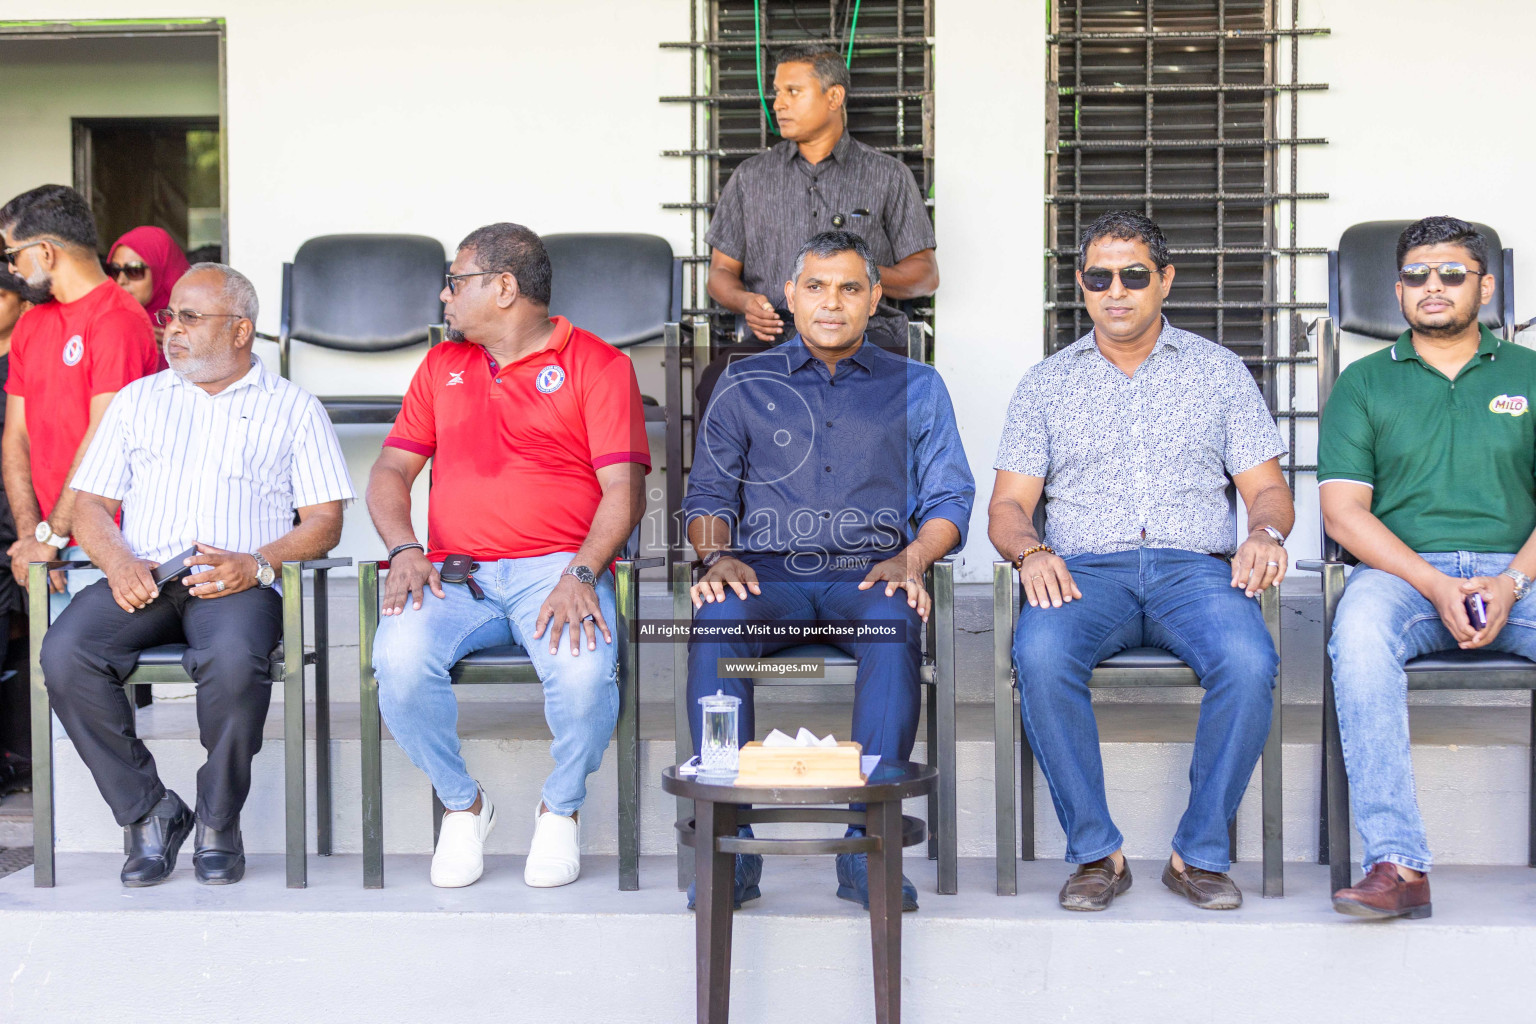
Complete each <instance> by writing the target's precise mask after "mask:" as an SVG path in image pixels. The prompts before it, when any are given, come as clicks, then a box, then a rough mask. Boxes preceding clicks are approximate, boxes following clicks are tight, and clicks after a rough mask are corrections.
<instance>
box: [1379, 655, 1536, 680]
mask: <svg viewBox="0 0 1536 1024" xmlns="http://www.w3.org/2000/svg"><path fill="white" fill-rule="evenodd" d="M1458 669H1459V670H1461V671H1478V672H1496V671H1501V670H1502V671H1513V672H1532V673H1536V662H1532V661H1528V660H1526V659H1525V658H1522V657H1520V656H1519V655H1518V654H1505V653H1504V652H1503V651H1462V650H1450V651H1435V652H1434V653H1433V654H1426V655H1424V656H1423V657H1422V658H1414V659H1413V660H1412V661H1410V662H1409V663H1408V664H1406V665H1404V666H1403V671H1405V672H1407V673H1408V674H1409V675H1412V674H1413V673H1415V672H1443V671H1447V670H1453V671H1454V670H1458Z"/></svg>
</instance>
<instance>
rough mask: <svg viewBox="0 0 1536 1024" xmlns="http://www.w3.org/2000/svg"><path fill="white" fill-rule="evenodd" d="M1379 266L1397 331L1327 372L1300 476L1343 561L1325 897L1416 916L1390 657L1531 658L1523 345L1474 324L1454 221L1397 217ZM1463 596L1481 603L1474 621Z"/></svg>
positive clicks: (1424, 902) (1530, 492)
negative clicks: (1336, 884)
mask: <svg viewBox="0 0 1536 1024" xmlns="http://www.w3.org/2000/svg"><path fill="white" fill-rule="evenodd" d="M1397 263H1398V266H1399V267H1400V268H1401V269H1400V271H1399V275H1398V285H1397V297H1398V302H1399V304H1400V306H1401V307H1402V311H1403V316H1404V317H1405V318H1406V319H1407V321H1408V326H1409V330H1407V331H1404V332H1403V335H1402V337H1400V338H1398V339H1397V342H1396V343H1395V344H1393V345H1392V347H1390V348H1388V349H1383V350H1382V351H1380V352H1376V353H1374V354H1373V355H1369V356H1366V357H1365V358H1364V359H1360V360H1358V361H1356V362H1355V363H1353V364H1351V365H1350V366H1349V367H1348V368H1347V369H1346V370H1345V371H1344V372H1343V373H1342V374H1341V375H1340V376H1339V380H1338V384H1337V385H1336V386H1335V387H1334V390H1333V394H1332V395H1331V396H1330V397H1329V399H1328V406H1327V408H1326V409H1325V410H1324V412H1323V419H1322V426H1321V431H1320V434H1319V438H1318V455H1317V463H1318V469H1317V479H1318V482H1319V483H1320V484H1321V485H1322V486H1321V488H1320V494H1321V503H1322V509H1323V523H1324V526H1325V527H1326V528H1327V530H1328V535H1329V536H1330V537H1332V538H1333V539H1334V540H1336V541H1338V542H1339V543H1340V544H1342V545H1343V546H1344V547H1345V548H1346V549H1347V550H1348V551H1350V552H1351V553H1352V554H1353V555H1354V556H1355V557H1356V558H1358V559H1359V560H1360V567H1359V568H1358V569H1356V570H1355V571H1354V573H1353V574H1351V576H1350V579H1349V585H1348V586H1347V587H1346V588H1345V590H1344V596H1343V598H1342V599H1341V600H1340V601H1339V607H1338V612H1337V615H1336V616H1335V618H1334V626H1333V639H1332V642H1331V643H1330V644H1329V646H1328V654H1329V656H1330V657H1331V658H1332V659H1333V687H1334V700H1335V703H1336V704H1337V707H1338V712H1339V732H1340V734H1341V736H1342V737H1343V745H1344V763H1345V766H1346V768H1347V769H1348V772H1349V789H1350V797H1351V801H1352V803H1353V805H1354V812H1355V824H1356V826H1357V827H1358V828H1359V830H1360V835H1361V837H1362V838H1363V839H1364V840H1365V870H1366V872H1367V874H1366V877H1365V878H1364V879H1363V880H1362V881H1361V882H1360V884H1358V885H1356V886H1353V887H1351V888H1347V889H1341V890H1339V891H1338V892H1336V893H1334V895H1333V906H1334V909H1335V910H1337V911H1339V912H1340V913H1344V914H1350V915H1353V916H1357V917H1411V918H1416V917H1428V916H1429V915H1430V909H1431V905H1430V898H1429V877H1428V874H1427V872H1428V871H1429V869H1430V860H1431V858H1430V852H1429V845H1428V843H1427V841H1426V839H1425V835H1424V823H1423V821H1422V820H1421V819H1420V817H1419V807H1418V800H1417V798H1416V796H1415V794H1414V787H1413V764H1412V760H1411V756H1410V749H1409V742H1408V679H1407V676H1406V675H1405V674H1404V672H1403V664H1404V663H1405V662H1406V661H1408V660H1409V659H1411V658H1416V657H1418V656H1419V655H1422V654H1428V653H1431V652H1433V651H1442V650H1447V649H1451V648H1457V647H1460V648H1462V649H1465V650H1471V649H1474V648H1479V647H1487V648H1491V649H1494V650H1500V651H1507V652H1509V653H1512V654H1518V655H1521V656H1523V657H1527V658H1532V659H1536V596H1527V595H1528V592H1529V591H1530V589H1531V576H1533V575H1536V536H1533V531H1536V415H1533V414H1532V413H1531V401H1532V399H1536V352H1532V351H1530V350H1529V349H1525V348H1521V347H1520V346H1518V345H1513V344H1505V343H1502V342H1500V341H1499V339H1498V338H1496V337H1495V336H1494V335H1493V334H1492V333H1491V332H1490V331H1489V330H1488V329H1487V328H1486V327H1482V326H1480V325H1479V324H1478V322H1477V316H1478V310H1479V309H1480V307H1482V306H1483V305H1485V304H1487V303H1488V302H1489V300H1491V299H1492V298H1493V289H1494V281H1493V276H1492V275H1491V274H1489V273H1488V242H1487V240H1486V239H1485V238H1484V237H1483V236H1482V235H1481V234H1480V233H1478V231H1477V230H1476V229H1475V228H1474V227H1472V225H1470V224H1468V223H1467V222H1465V221H1461V220H1457V219H1455V218H1454V217H1428V218H1425V219H1424V220H1421V221H1419V222H1417V223H1415V224H1413V225H1410V226H1409V228H1408V229H1407V230H1406V231H1404V232H1403V234H1402V236H1401V237H1400V238H1399V239H1398V242H1397ZM1473 594H1480V595H1481V596H1482V599H1483V601H1484V602H1485V603H1486V606H1487V625H1486V626H1484V627H1483V628H1481V629H1479V628H1476V627H1474V626H1473V624H1472V622H1471V621H1470V619H1469V617H1468V613H1467V608H1466V600H1467V598H1468V597H1470V596H1471V595H1473Z"/></svg>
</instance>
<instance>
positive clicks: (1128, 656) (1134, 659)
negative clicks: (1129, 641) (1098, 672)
mask: <svg viewBox="0 0 1536 1024" xmlns="http://www.w3.org/2000/svg"><path fill="white" fill-rule="evenodd" d="M1098 667H1099V668H1123V669H1154V668H1185V667H1186V666H1185V664H1184V662H1182V661H1180V660H1179V659H1178V658H1177V657H1176V656H1175V655H1174V654H1173V653H1172V652H1171V651H1165V650H1163V649H1162V648H1161V647H1130V648H1127V649H1126V650H1123V651H1121V652H1120V653H1119V654H1111V655H1110V656H1109V657H1107V658H1105V659H1104V660H1103V661H1101V662H1099V664H1098Z"/></svg>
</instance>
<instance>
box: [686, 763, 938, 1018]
mask: <svg viewBox="0 0 1536 1024" xmlns="http://www.w3.org/2000/svg"><path fill="white" fill-rule="evenodd" d="M938 777H939V773H938V771H937V770H936V769H934V768H930V767H929V766H927V765H921V764H913V763H912V762H910V761H883V762H881V763H880V764H879V765H877V766H876V767H875V771H874V772H873V774H871V775H870V777H869V782H868V783H867V784H865V785H863V786H785V787H781V788H758V787H750V786H734V785H731V784H730V783H724V784H721V783H718V782H714V781H702V782H701V781H700V780H699V779H698V777H697V776H679V775H678V774H677V769H676V768H667V769H664V770H663V771H662V773H661V788H662V789H664V790H665V791H666V792H668V793H671V794H673V795H674V796H679V797H685V798H687V799H690V800H692V801H693V806H694V817H693V818H691V819H688V820H685V821H679V822H678V823H677V829H678V832H679V833H680V834H681V836H682V841H683V842H684V843H685V844H687V845H689V846H692V847H693V848H694V874H695V883H696V894H695V895H696V898H695V901H694V905H695V907H696V908H697V909H696V911H695V914H696V920H695V928H694V936H695V938H694V946H695V954H696V958H697V967H696V970H697V982H696V984H697V1006H698V1020H699V1022H700V1024H724V1022H725V1021H727V1020H729V1019H730V1003H731V915H732V913H733V907H732V900H731V889H732V885H733V884H734V880H735V857H736V854H738V853H758V854H765V855H769V856H772V855H782V854H788V855H791V856H808V855H815V854H828V853H831V854H839V853H863V854H868V856H869V934H870V945H871V947H872V950H873V954H874V976H875V1020H876V1021H877V1022H878V1024H897V1022H899V1021H900V1020H901V851H902V848H903V847H907V846H916V845H917V844H918V843H921V842H922V841H923V840H924V839H925V838H926V835H927V829H926V826H925V825H924V824H923V822H922V820H921V819H919V818H912V817H907V816H905V815H903V814H902V813H901V802H902V801H903V800H906V799H910V798H912V797H919V796H927V795H928V794H930V793H932V792H933V790H934V787H935V786H936V785H937V783H938ZM852 803H861V804H864V805H865V808H866V809H865V810H863V811H851V810H849V809H848V808H847V807H846V806H842V807H838V806H816V805H828V804H831V805H838V804H844V805H846V804H852ZM743 804H750V805H752V806H751V807H750V809H743V808H742V807H741V806H740V805H743ZM802 821H809V822H827V823H831V824H845V825H861V826H863V828H864V830H865V834H864V835H862V836H850V837H846V838H844V837H837V838H828V839H758V838H746V837H743V836H738V835H737V834H736V828H737V826H738V825H751V824H762V823H773V822H802Z"/></svg>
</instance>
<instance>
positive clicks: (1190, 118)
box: [1045, 0, 1328, 488]
mask: <svg viewBox="0 0 1536 1024" xmlns="http://www.w3.org/2000/svg"><path fill="white" fill-rule="evenodd" d="M1282 3H1283V0H1052V2H1051V5H1050V19H1051V20H1050V24H1051V29H1052V31H1051V34H1050V36H1049V42H1050V62H1049V65H1048V72H1047V73H1048V74H1049V76H1050V82H1049V85H1050V86H1051V88H1050V90H1049V94H1048V98H1047V101H1046V119H1047V127H1046V132H1047V139H1046V142H1047V164H1048V166H1047V182H1048V188H1049V189H1050V192H1049V194H1048V195H1047V196H1046V230H1047V232H1048V236H1049V241H1048V243H1047V244H1048V247H1049V248H1048V250H1047V252H1048V265H1047V282H1048V289H1049V292H1050V294H1049V295H1048V297H1047V302H1046V315H1045V320H1046V323H1045V330H1046V339H1047V348H1048V351H1050V352H1055V351H1059V350H1060V349H1062V348H1064V347H1065V346H1067V345H1070V344H1071V343H1072V342H1074V341H1076V340H1077V339H1078V338H1080V337H1082V336H1083V335H1084V334H1086V333H1087V332H1088V330H1089V329H1090V328H1091V326H1092V325H1091V323H1090V322H1089V320H1088V317H1087V314H1086V312H1085V311H1084V309H1083V304H1082V302H1081V301H1080V297H1079V295H1078V294H1077V284H1076V281H1075V278H1074V270H1075V269H1076V257H1077V243H1078V239H1079V237H1080V236H1081V234H1082V230H1083V228H1084V227H1086V226H1087V225H1088V224H1090V223H1092V221H1093V220H1094V218H1096V217H1097V216H1099V215H1100V214H1102V213H1105V212H1107V211H1109V210H1113V209H1138V210H1141V211H1142V212H1144V213H1146V214H1147V215H1148V216H1150V217H1153V218H1154V219H1155V220H1157V222H1158V223H1159V224H1160V225H1161V226H1162V229H1163V232H1164V234H1165V235H1166V236H1167V237H1168V243H1169V247H1170V249H1171V250H1172V252H1173V256H1174V263H1175V265H1176V267H1177V272H1178V276H1177V278H1176V282H1175V284H1174V290H1173V292H1172V294H1171V295H1170V296H1169V301H1167V302H1166V303H1165V304H1164V308H1165V309H1167V310H1168V311H1169V319H1170V320H1173V321H1175V322H1177V324H1178V326H1180V327H1183V328H1185V329H1186V330H1191V331H1194V332H1196V333H1198V334H1202V335H1204V336H1206V337H1208V338H1211V339H1213V340H1215V341H1217V342H1219V343H1221V344H1223V345H1225V346H1227V347H1228V348H1230V349H1232V350H1233V351H1235V352H1237V353H1238V354H1239V355H1241V356H1242V357H1243V360H1244V361H1245V362H1246V363H1247V364H1248V365H1249V367H1250V368H1251V369H1252V370H1253V372H1254V376H1255V378H1256V379H1257V380H1258V382H1259V385H1260V387H1261V388H1262V389H1263V392H1264V395H1265V398H1266V399H1267V400H1268V402H1269V406H1270V409H1271V411H1273V412H1274V413H1275V415H1276V416H1277V418H1279V419H1280V420H1281V422H1283V423H1286V424H1287V425H1288V428H1289V434H1290V449H1291V454H1290V456H1288V461H1287V462H1286V464H1285V466H1284V469H1285V470H1286V473H1287V476H1288V479H1289V481H1290V483H1291V485H1292V487H1293V488H1294V486H1295V475H1296V473H1298V472H1306V471H1310V470H1312V469H1313V467H1312V466H1310V465H1303V464H1300V463H1298V462H1297V461H1296V440H1297V439H1296V423H1297V420H1299V419H1309V418H1315V417H1316V416H1317V413H1316V411H1315V410H1310V411H1309V410H1298V409H1297V408H1296V381H1297V366H1298V365H1302V364H1307V363H1311V362H1313V361H1314V357H1313V356H1311V355H1308V354H1307V338H1306V331H1305V327H1304V324H1303V318H1302V312H1303V311H1305V310H1321V309H1325V308H1326V303H1323V302H1313V301H1300V300H1299V298H1298V295H1297V286H1296V271H1297V261H1298V260H1299V259H1300V258H1302V257H1311V256H1326V254H1327V250H1326V249H1323V248H1306V247H1301V246H1298V245H1297V238H1296V215H1297V205H1298V203H1301V202H1306V201H1311V200H1319V199H1326V198H1327V193H1324V192H1304V191H1301V190H1300V189H1299V185H1298V176H1297V171H1298V166H1297V165H1298V160H1297V154H1298V152H1299V150H1300V148H1301V147H1303V146H1310V145H1320V144H1323V143H1324V142H1325V141H1326V140H1324V139H1320V138H1304V137H1301V136H1299V135H1298V131H1297V105H1298V101H1299V99H1300V97H1301V95H1302V94H1303V93H1305V92H1309V91H1314V90H1320V89H1326V88H1327V86H1326V85H1324V84H1321V83H1316V82H1303V81H1300V80H1299V78H1298V61H1299V56H1300V46H1299V44H1300V41H1301V39H1302V38H1303V37H1306V36H1316V35H1324V34H1326V33H1327V31H1328V30H1327V29H1314V28H1302V27H1300V25H1299V22H1298V0H1292V2H1291V4H1290V11H1289V18H1288V19H1287V20H1288V22H1289V25H1288V27H1280V26H1279V25H1278V22H1279V20H1280V15H1279V14H1278V12H1277V8H1278V7H1279V6H1281V5H1282ZM1287 100H1288V103H1287V102H1286V101H1287ZM1282 115H1288V116H1286V117H1285V118H1284V120H1285V125H1286V129H1287V130H1286V132H1285V133H1284V134H1282V133H1281V130H1280V124H1281V119H1282ZM1282 152H1284V153H1286V154H1287V155H1288V156H1289V161H1288V164H1289V166H1288V167H1283V166H1282V160H1281V154H1282ZM1287 172H1288V173H1287ZM1282 224H1283V225H1285V226H1286V229H1285V230H1284V231H1282V230H1281V227H1280V225H1282Z"/></svg>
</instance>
